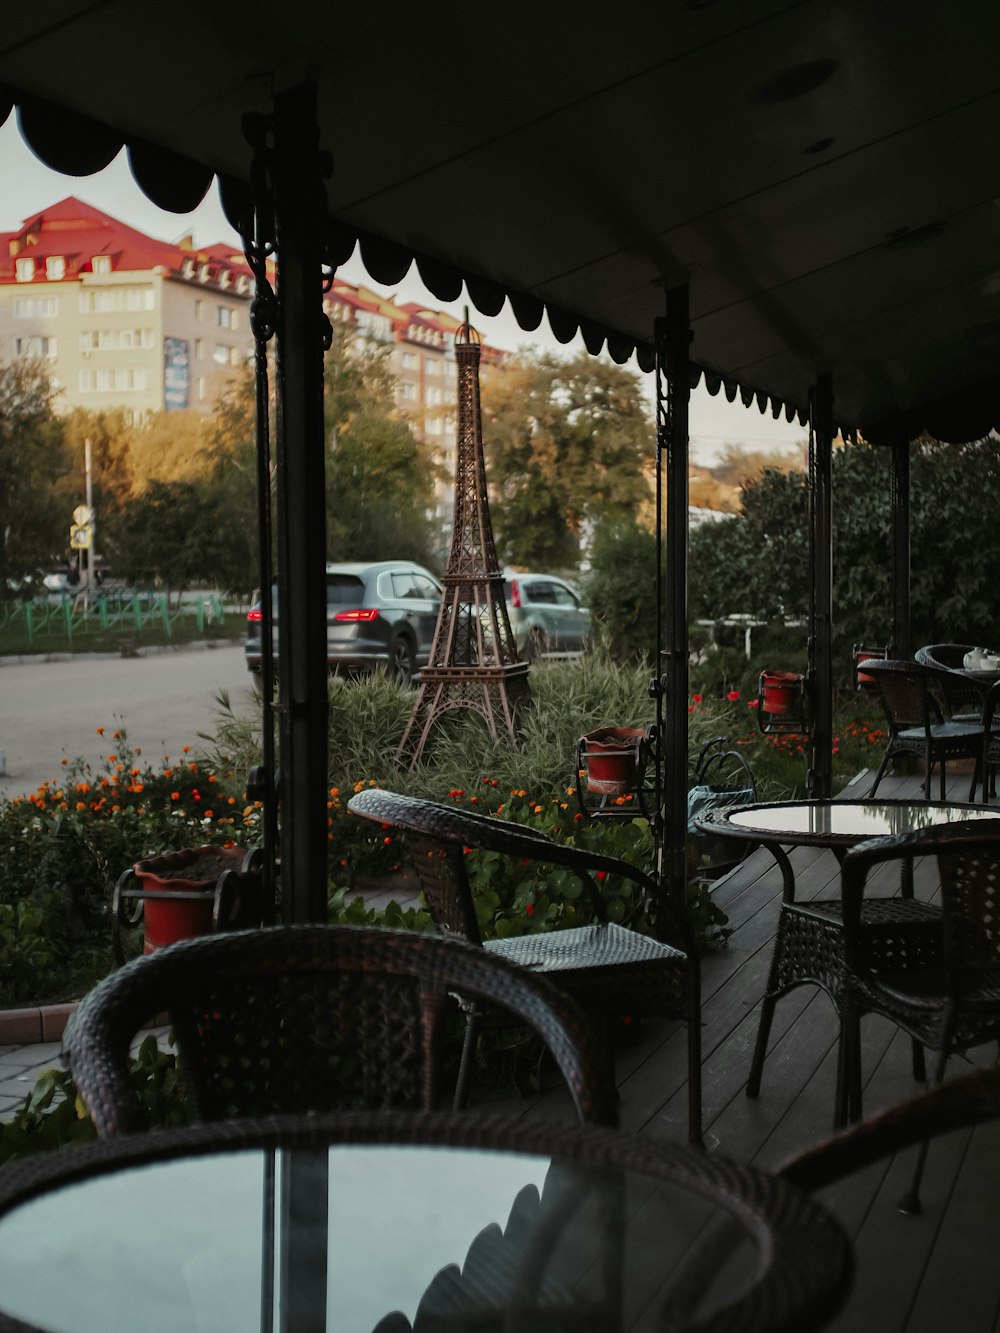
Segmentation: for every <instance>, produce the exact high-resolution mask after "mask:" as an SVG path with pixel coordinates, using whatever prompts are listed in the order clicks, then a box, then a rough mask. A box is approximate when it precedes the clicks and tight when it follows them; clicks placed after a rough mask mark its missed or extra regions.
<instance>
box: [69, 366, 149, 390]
mask: <svg viewBox="0 0 1000 1333" xmlns="http://www.w3.org/2000/svg"><path fill="white" fill-rule="evenodd" d="M145 388H146V372H145V370H142V369H134V370H133V369H124V368H122V367H119V368H118V369H114V370H113V369H111V368H108V369H107V370H91V369H90V368H89V367H88V368H87V369H86V370H81V371H80V392H81V393H141V392H142V391H143V390H144V389H145Z"/></svg>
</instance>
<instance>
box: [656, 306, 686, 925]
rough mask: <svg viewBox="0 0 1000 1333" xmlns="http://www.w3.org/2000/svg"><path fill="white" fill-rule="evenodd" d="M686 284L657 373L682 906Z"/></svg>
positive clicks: (672, 785)
mask: <svg viewBox="0 0 1000 1333" xmlns="http://www.w3.org/2000/svg"><path fill="white" fill-rule="evenodd" d="M690 342H691V331H690V328H689V314H688V289H687V287H686V286H685V287H675V288H674V289H673V290H671V291H669V292H668V293H667V314H666V318H665V319H662V320H657V322H656V351H657V378H658V379H659V377H660V374H661V371H662V370H663V368H665V370H666V384H667V412H666V413H665V414H662V415H663V416H664V419H663V420H662V421H658V431H659V434H660V436H661V437H662V435H663V434H665V436H666V439H665V441H664V440H663V439H662V438H661V439H660V440H659V441H658V442H659V444H660V446H661V448H662V447H663V445H664V444H665V447H666V452H667V504H666V509H667V524H666V556H667V571H666V616H665V622H664V624H665V635H664V649H663V657H664V660H663V675H662V677H661V690H662V699H663V710H662V715H663V728H664V731H663V737H662V747H663V769H664V782H663V846H662V851H661V862H660V866H659V877H660V883H661V885H662V886H663V888H664V889H665V890H666V892H667V894H668V895H669V896H670V898H671V900H672V901H673V902H674V904H675V905H676V906H677V907H679V908H680V909H681V910H683V909H684V907H685V906H686V899H687V787H688V711H687V710H688V601H687V556H688V403H689V399H690V395H691V384H690V378H689V374H690V362H689V348H690Z"/></svg>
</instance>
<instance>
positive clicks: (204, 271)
mask: <svg viewBox="0 0 1000 1333" xmlns="http://www.w3.org/2000/svg"><path fill="white" fill-rule="evenodd" d="M211 276H212V270H211V269H210V268H209V266H208V265H207V264H202V265H201V267H200V268H199V269H198V281H199V282H208V280H209V278H210V277H211Z"/></svg>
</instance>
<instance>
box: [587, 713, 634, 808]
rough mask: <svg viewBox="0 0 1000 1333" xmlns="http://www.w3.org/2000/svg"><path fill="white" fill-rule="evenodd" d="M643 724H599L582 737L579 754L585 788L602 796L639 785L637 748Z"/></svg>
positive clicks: (628, 789)
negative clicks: (625, 725) (635, 725)
mask: <svg viewBox="0 0 1000 1333" xmlns="http://www.w3.org/2000/svg"><path fill="white" fill-rule="evenodd" d="M648 736H649V731H648V728H646V727H602V728H601V730H600V731H592V732H590V734H589V735H587V736H584V738H583V741H582V746H581V754H582V756H583V763H584V767H585V769H586V783H587V789H588V790H589V791H592V792H596V793H597V794H599V795H601V796H624V795H626V794H627V793H628V792H633V791H635V790H636V788H637V786H638V785H639V747H640V745H641V743H642V742H643V741H644V740H646V739H647V738H648Z"/></svg>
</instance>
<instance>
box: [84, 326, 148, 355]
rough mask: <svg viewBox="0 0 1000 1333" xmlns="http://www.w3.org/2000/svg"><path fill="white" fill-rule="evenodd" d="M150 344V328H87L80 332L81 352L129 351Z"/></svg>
mask: <svg viewBox="0 0 1000 1333" xmlns="http://www.w3.org/2000/svg"><path fill="white" fill-rule="evenodd" d="M152 345H153V330H152V329H87V330H84V332H83V333H81V334H80V351H81V352H121V351H126V352H129V351H135V350H136V349H137V348H140V347H152Z"/></svg>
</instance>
